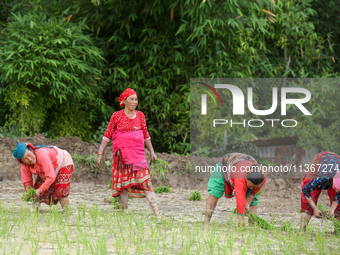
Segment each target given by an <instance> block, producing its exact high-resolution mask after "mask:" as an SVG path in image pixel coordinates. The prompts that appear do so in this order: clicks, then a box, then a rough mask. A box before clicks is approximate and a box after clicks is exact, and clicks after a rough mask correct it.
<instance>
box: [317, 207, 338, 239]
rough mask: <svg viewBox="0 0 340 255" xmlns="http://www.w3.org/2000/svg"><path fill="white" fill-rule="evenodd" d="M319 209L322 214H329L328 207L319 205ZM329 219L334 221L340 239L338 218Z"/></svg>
mask: <svg viewBox="0 0 340 255" xmlns="http://www.w3.org/2000/svg"><path fill="white" fill-rule="evenodd" d="M317 207H318V208H319V209H320V211H321V212H323V213H324V212H327V211H328V208H327V207H326V206H323V205H317ZM326 218H327V219H329V220H330V221H332V222H333V223H334V229H335V230H336V232H337V236H338V237H340V221H338V220H337V219H336V218H334V217H326Z"/></svg>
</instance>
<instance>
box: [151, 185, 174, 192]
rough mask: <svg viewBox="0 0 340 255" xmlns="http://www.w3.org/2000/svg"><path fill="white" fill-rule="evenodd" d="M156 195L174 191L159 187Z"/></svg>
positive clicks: (155, 189)
mask: <svg viewBox="0 0 340 255" xmlns="http://www.w3.org/2000/svg"><path fill="white" fill-rule="evenodd" d="M154 191H155V193H171V192H172V190H171V188H169V187H168V186H159V187H157V188H154Z"/></svg>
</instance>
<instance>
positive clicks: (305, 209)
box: [301, 160, 340, 217]
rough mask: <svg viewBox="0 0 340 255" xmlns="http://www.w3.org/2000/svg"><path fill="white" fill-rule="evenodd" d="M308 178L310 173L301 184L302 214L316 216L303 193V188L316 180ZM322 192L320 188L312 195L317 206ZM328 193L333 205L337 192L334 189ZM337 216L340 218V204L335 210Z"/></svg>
mask: <svg viewBox="0 0 340 255" xmlns="http://www.w3.org/2000/svg"><path fill="white" fill-rule="evenodd" d="M320 161H321V160H320ZM317 164H320V163H317ZM307 177H308V173H306V174H305V176H304V177H303V179H302V183H301V212H305V213H308V214H309V215H314V212H313V208H312V207H311V206H310V205H309V203H308V201H307V199H306V198H305V196H304V195H303V193H302V189H303V187H304V186H306V185H307V184H308V183H309V182H310V181H312V180H313V179H314V178H307ZM321 191H322V189H320V188H318V189H315V190H313V191H312V193H311V195H312V198H313V201H314V203H315V204H316V205H317V204H318V199H319V196H320V194H321ZM327 193H328V197H329V200H330V204H332V203H333V200H334V197H335V195H336V191H335V190H334V189H333V188H329V189H328V191H327ZM335 216H336V217H339V216H340V204H339V205H338V206H337V208H336V209H335Z"/></svg>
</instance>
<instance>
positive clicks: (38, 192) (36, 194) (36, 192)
mask: <svg viewBox="0 0 340 255" xmlns="http://www.w3.org/2000/svg"><path fill="white" fill-rule="evenodd" d="M40 195H41V190H40V189H36V190H35V196H36V197H37V198H39V197H40Z"/></svg>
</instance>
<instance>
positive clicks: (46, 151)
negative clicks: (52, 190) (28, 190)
mask: <svg viewBox="0 0 340 255" xmlns="http://www.w3.org/2000/svg"><path fill="white" fill-rule="evenodd" d="M34 153H35V156H36V158H37V161H36V163H35V164H34V166H31V165H26V164H21V179H22V184H23V185H24V187H27V186H32V184H33V178H32V174H34V175H38V176H39V177H40V178H41V179H44V180H45V182H44V183H43V184H42V185H41V187H40V188H41V189H42V190H44V191H46V190H47V189H48V188H49V187H50V185H51V184H52V183H53V182H54V181H55V178H56V176H55V172H54V169H56V168H57V167H58V163H57V155H58V153H57V151H56V150H55V149H53V148H47V147H42V148H39V149H38V150H35V151H34Z"/></svg>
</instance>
